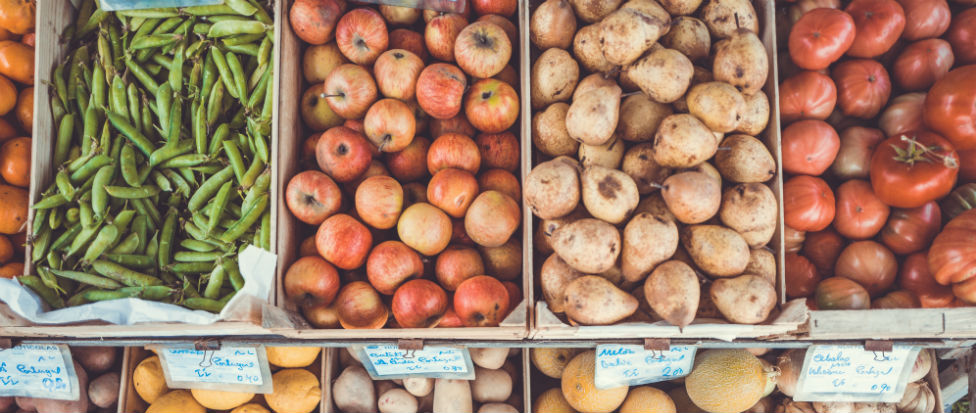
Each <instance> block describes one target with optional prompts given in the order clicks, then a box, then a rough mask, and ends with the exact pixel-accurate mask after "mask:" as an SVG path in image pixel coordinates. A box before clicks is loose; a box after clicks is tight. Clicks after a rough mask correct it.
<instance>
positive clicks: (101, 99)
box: [92, 62, 108, 108]
mask: <svg viewBox="0 0 976 413" xmlns="http://www.w3.org/2000/svg"><path fill="white" fill-rule="evenodd" d="M107 88H108V85H107V84H106V81H105V69H103V68H102V65H101V63H99V62H95V63H94V67H93V68H92V103H93V104H94V106H98V107H100V108H104V107H105V104H106V98H107V97H108V91H107Z"/></svg>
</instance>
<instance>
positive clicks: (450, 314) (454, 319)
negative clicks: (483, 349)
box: [437, 302, 464, 328]
mask: <svg viewBox="0 0 976 413" xmlns="http://www.w3.org/2000/svg"><path fill="white" fill-rule="evenodd" d="M437 327H438V328H458V327H464V323H462V322H461V317H458V315H457V313H455V312H454V303H451V302H449V303H448V307H447V311H445V312H444V318H441V322H440V323H438V324H437Z"/></svg>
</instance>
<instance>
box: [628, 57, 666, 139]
mask: <svg viewBox="0 0 976 413" xmlns="http://www.w3.org/2000/svg"><path fill="white" fill-rule="evenodd" d="M621 73H627V72H626V71H624V72H621ZM672 113H674V112H673V111H672V110H671V108H670V107H669V106H668V105H665V104H662V103H657V102H655V101H653V100H651V98H649V97H647V95H645V94H643V93H638V94H636V95H631V96H627V97H626V98H624V101H623V103H621V104H620V120H618V121H617V136H619V137H620V138H621V139H623V140H625V141H631V142H647V141H650V140H653V139H654V133H655V132H657V127H658V126H659V125H660V124H661V121H663V120H664V118H666V117H668V116H670V115H671V114H672Z"/></svg>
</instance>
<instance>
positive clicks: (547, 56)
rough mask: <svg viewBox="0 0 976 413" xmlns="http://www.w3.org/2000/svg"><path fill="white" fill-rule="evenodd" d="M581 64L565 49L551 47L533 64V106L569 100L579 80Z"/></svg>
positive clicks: (543, 105) (537, 106)
mask: <svg viewBox="0 0 976 413" xmlns="http://www.w3.org/2000/svg"><path fill="white" fill-rule="evenodd" d="M579 74H580V73H579V64H578V63H576V61H575V60H573V57H572V56H570V55H569V52H567V51H565V50H563V49H556V48H553V49H549V50H546V51H545V52H543V53H542V55H540V56H539V58H538V59H536V61H535V63H533V64H532V76H531V79H532V81H531V83H532V84H531V89H532V92H531V93H532V108H534V109H540V108H544V107H546V106H548V105H549V104H551V103H555V102H561V101H566V100H569V98H570V96H572V95H573V91H574V90H575V89H576V84H577V83H578V82H579Z"/></svg>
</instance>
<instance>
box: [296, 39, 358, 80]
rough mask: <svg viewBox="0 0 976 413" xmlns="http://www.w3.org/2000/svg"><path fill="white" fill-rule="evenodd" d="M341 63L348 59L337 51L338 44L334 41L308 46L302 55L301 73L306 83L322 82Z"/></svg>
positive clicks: (346, 61)
mask: <svg viewBox="0 0 976 413" xmlns="http://www.w3.org/2000/svg"><path fill="white" fill-rule="evenodd" d="M343 63H349V61H348V60H346V57H345V56H343V55H342V52H341V51H339V45H337V44H335V42H331V43H328V44H322V45H317V46H310V47H308V48H307V49H305V53H304V54H303V55H302V74H304V75H305V81H306V82H308V83H311V84H316V83H322V82H325V79H326V78H328V77H329V73H332V71H333V70H335V68H337V67H339V66H341V65H342V64H343Z"/></svg>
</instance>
